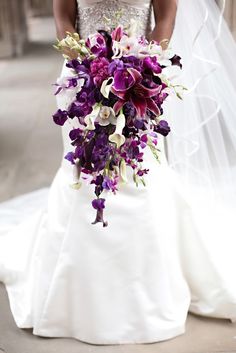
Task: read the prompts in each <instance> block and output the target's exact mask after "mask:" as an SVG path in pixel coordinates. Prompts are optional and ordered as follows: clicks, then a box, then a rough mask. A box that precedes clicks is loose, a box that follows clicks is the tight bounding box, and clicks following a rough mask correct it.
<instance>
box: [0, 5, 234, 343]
mask: <svg viewBox="0 0 236 353" xmlns="http://www.w3.org/2000/svg"><path fill="white" fill-rule="evenodd" d="M78 5H79V13H78V26H79V27H78V30H79V32H80V34H81V36H82V37H85V36H86V35H88V34H89V33H90V32H93V31H94V30H95V29H97V28H99V27H101V26H102V16H103V15H104V14H105V15H106V16H107V17H108V18H111V17H112V16H114V11H116V10H118V9H119V8H120V7H121V8H122V9H123V10H124V13H123V16H122V18H121V21H122V22H123V23H127V22H128V21H129V19H130V18H131V17H133V18H136V19H138V20H139V23H140V27H139V31H140V33H142V34H144V33H146V31H147V30H149V26H150V23H151V21H152V20H153V19H151V16H152V12H151V4H150V0H135V1H134V0H125V1H116V0H100V1H98V0H79V4H78ZM67 70H68V69H66V68H65V67H64V68H63V71H62V76H63V75H67V73H68V72H67ZM68 103H69V97H67V96H66V95H64V96H63V95H61V96H58V105H59V107H61V108H63V107H66V105H67V104H68ZM169 104H170V105H171V102H170V103H169ZM68 131H69V126H68V125H65V126H64V127H63V139H64V148H65V153H66V152H67V151H68V150H69V149H70V143H69V138H68ZM160 146H161V149H162V154H161V164H158V163H157V162H156V161H155V159H154V157H153V156H152V154H151V152H150V151H149V150H148V151H146V152H145V157H146V162H145V163H144V165H145V166H146V167H148V168H149V169H150V174H149V175H148V176H147V178H146V180H147V186H146V187H144V186H139V188H136V186H135V185H134V184H133V183H132V180H131V179H132V177H131V174H129V175H128V177H129V180H130V182H129V183H128V184H126V185H124V186H123V187H121V188H120V191H119V193H118V194H117V195H116V196H114V195H107V196H106V198H107V208H106V212H105V217H106V219H107V220H108V221H109V226H108V227H107V228H103V227H102V226H101V224H97V225H91V222H92V221H93V218H94V217H95V213H94V212H93V210H92V208H91V200H92V197H93V192H92V189H90V188H88V187H85V186H84V187H82V188H81V189H80V190H79V191H76V190H73V189H72V188H71V187H70V184H71V182H72V179H73V175H72V168H71V165H70V164H69V163H68V162H67V161H66V160H64V159H63V160H62V163H61V166H60V168H59V170H58V172H57V174H56V176H55V178H54V181H53V183H52V185H51V187H50V189H49V192H48V190H46V189H45V190H39V191H36V192H35V193H30V194H29V195H25V196H21V197H19V198H16V199H14V200H11V201H8V202H5V203H3V204H2V205H1V206H0V215H1V221H0V280H1V281H2V282H3V283H4V284H5V286H6V289H7V292H8V296H9V301H10V307H11V311H12V314H13V317H14V319H15V322H16V324H17V326H18V327H20V328H33V333H34V334H35V335H40V336H46V337H74V338H77V339H79V340H81V341H84V342H88V343H94V344H121V343H148V342H157V341H162V340H166V339H170V338H172V337H175V336H177V335H180V334H182V333H184V331H185V321H186V316H187V313H188V311H189V310H190V311H192V312H194V313H197V314H200V315H206V316H209V317H219V318H227V319H231V320H232V321H234V320H236V285H235V282H234V281H235V280H234V278H233V274H234V275H235V265H236V262H235V260H234V249H233V248H232V239H231V235H232V231H231V229H230V227H231V226H232V223H230V224H226V223H225V222H222V226H223V229H222V228H220V229H216V228H215V227H214V222H215V219H216V218H217V217H221V213H220V211H219V213H218V214H217V213H214V214H207V213H206V212H207V208H206V207H205V205H200V207H199V204H197V203H195V204H192V203H191V195H190V196H189V195H188V194H185V191H184V187H183V185H182V184H181V178H179V177H178V175H177V174H176V173H175V172H174V171H173V170H172V169H171V168H170V167H169V166H168V163H167V159H166V156H165V148H164V143H163V140H162V139H160ZM45 199H47V202H45ZM44 202H45V203H44ZM209 202H210V200H209ZM31 206H32V207H31ZM212 230H214V232H213V231H212ZM221 232H225V236H224V237H223V236H222V233H221ZM223 247H224V255H223V257H222V254H223V250H222V249H223ZM232 267H234V269H232Z"/></svg>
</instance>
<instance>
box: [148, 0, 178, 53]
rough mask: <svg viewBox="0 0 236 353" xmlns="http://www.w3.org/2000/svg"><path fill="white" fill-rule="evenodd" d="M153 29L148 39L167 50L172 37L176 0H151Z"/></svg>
mask: <svg viewBox="0 0 236 353" xmlns="http://www.w3.org/2000/svg"><path fill="white" fill-rule="evenodd" d="M153 9H154V16H155V23H156V25H155V27H154V29H153V31H152V32H151V34H150V39H153V40H156V41H157V42H159V43H160V44H161V46H162V48H163V49H167V48H168V45H169V41H170V38H171V36H172V33H173V30H174V25H175V17H176V11H177V1H176V0H153Z"/></svg>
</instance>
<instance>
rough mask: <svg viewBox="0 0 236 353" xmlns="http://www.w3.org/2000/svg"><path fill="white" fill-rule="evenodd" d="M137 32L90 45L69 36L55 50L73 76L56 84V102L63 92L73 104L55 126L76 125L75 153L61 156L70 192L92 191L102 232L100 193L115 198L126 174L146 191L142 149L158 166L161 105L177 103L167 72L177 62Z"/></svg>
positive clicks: (97, 37)
mask: <svg viewBox="0 0 236 353" xmlns="http://www.w3.org/2000/svg"><path fill="white" fill-rule="evenodd" d="M136 26H137V23H136V22H135V21H131V23H130V25H129V26H128V27H126V28H125V27H123V26H121V25H118V26H116V27H115V28H113V29H111V30H110V31H107V30H98V31H97V32H96V33H94V34H91V35H89V37H88V38H87V39H81V38H80V36H79V34H78V33H73V34H72V33H69V32H68V33H67V37H66V38H64V39H63V40H61V41H59V40H58V43H57V45H55V47H56V49H58V50H59V51H61V52H62V53H63V56H64V57H65V59H66V61H67V63H66V66H67V67H68V68H70V69H71V75H70V76H66V77H62V78H60V79H58V81H57V83H56V86H57V90H56V93H55V94H60V93H61V92H62V91H65V90H66V91H67V92H68V94H69V95H70V97H71V100H70V104H68V107H67V108H66V110H61V109H58V110H57V112H56V113H55V114H54V115H53V120H54V122H55V123H56V124H58V125H61V126H62V125H64V124H65V123H66V122H68V123H70V122H71V121H72V119H76V122H77V125H76V127H75V126H74V127H72V129H71V131H70V133H69V137H70V140H71V145H72V146H73V149H72V151H71V152H69V153H67V155H66V156H65V158H66V159H67V160H68V161H69V162H71V164H72V165H73V166H74V171H75V175H76V180H75V183H74V184H73V185H72V186H73V187H74V188H75V189H79V188H80V187H81V185H82V180H83V181H87V184H92V185H94V192H95V195H96V197H95V198H94V200H92V206H93V208H94V209H95V210H96V211H97V213H96V219H95V221H94V222H93V224H96V223H98V222H102V224H103V226H104V227H105V226H107V224H108V223H107V221H105V220H104V215H103V211H104V208H105V198H104V197H103V195H104V194H103V193H104V191H105V190H106V191H110V192H112V193H114V194H115V193H116V192H117V190H118V188H119V186H120V185H121V184H122V183H126V182H128V180H127V175H126V167H130V168H132V170H133V180H134V182H135V183H136V185H137V186H138V185H139V183H142V184H143V185H145V174H147V173H148V172H149V170H148V169H145V168H143V167H142V162H143V157H144V149H145V148H146V147H148V148H150V149H151V151H152V152H153V155H154V157H155V158H156V159H157V161H158V160H159V153H160V152H161V151H160V150H159V149H158V134H161V135H163V136H167V135H168V133H169V132H170V127H169V125H168V122H167V121H166V120H164V119H163V118H162V116H163V107H162V105H163V102H164V101H165V100H166V98H167V97H168V96H169V95H176V96H179V98H181V96H180V94H179V92H178V89H177V88H178V87H179V85H174V84H173V82H172V80H171V79H170V77H169V76H168V70H167V69H168V68H170V67H173V66H176V67H179V68H181V63H180V57H179V56H178V55H175V54H174V53H173V52H172V50H171V49H170V48H168V49H166V50H163V49H162V46H161V45H160V44H159V43H158V42H156V41H154V40H152V41H148V40H147V39H146V38H145V37H144V36H136V34H135V33H136Z"/></svg>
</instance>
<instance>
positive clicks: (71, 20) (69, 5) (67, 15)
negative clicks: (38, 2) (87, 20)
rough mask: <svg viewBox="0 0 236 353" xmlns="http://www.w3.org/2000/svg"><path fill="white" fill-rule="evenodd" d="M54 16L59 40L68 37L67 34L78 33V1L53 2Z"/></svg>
mask: <svg viewBox="0 0 236 353" xmlns="http://www.w3.org/2000/svg"><path fill="white" fill-rule="evenodd" d="M53 14H54V19H55V23H56V30H57V37H58V39H59V40H61V39H63V38H65V37H66V32H70V33H75V32H76V29H75V24H76V14H77V3H76V0H53Z"/></svg>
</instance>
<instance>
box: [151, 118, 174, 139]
mask: <svg viewBox="0 0 236 353" xmlns="http://www.w3.org/2000/svg"><path fill="white" fill-rule="evenodd" d="M154 131H155V132H158V133H159V134H161V135H163V136H167V135H168V134H169V132H170V127H169V125H168V122H167V121H166V120H161V121H160V122H159V124H158V125H156V126H155V127H154Z"/></svg>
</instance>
